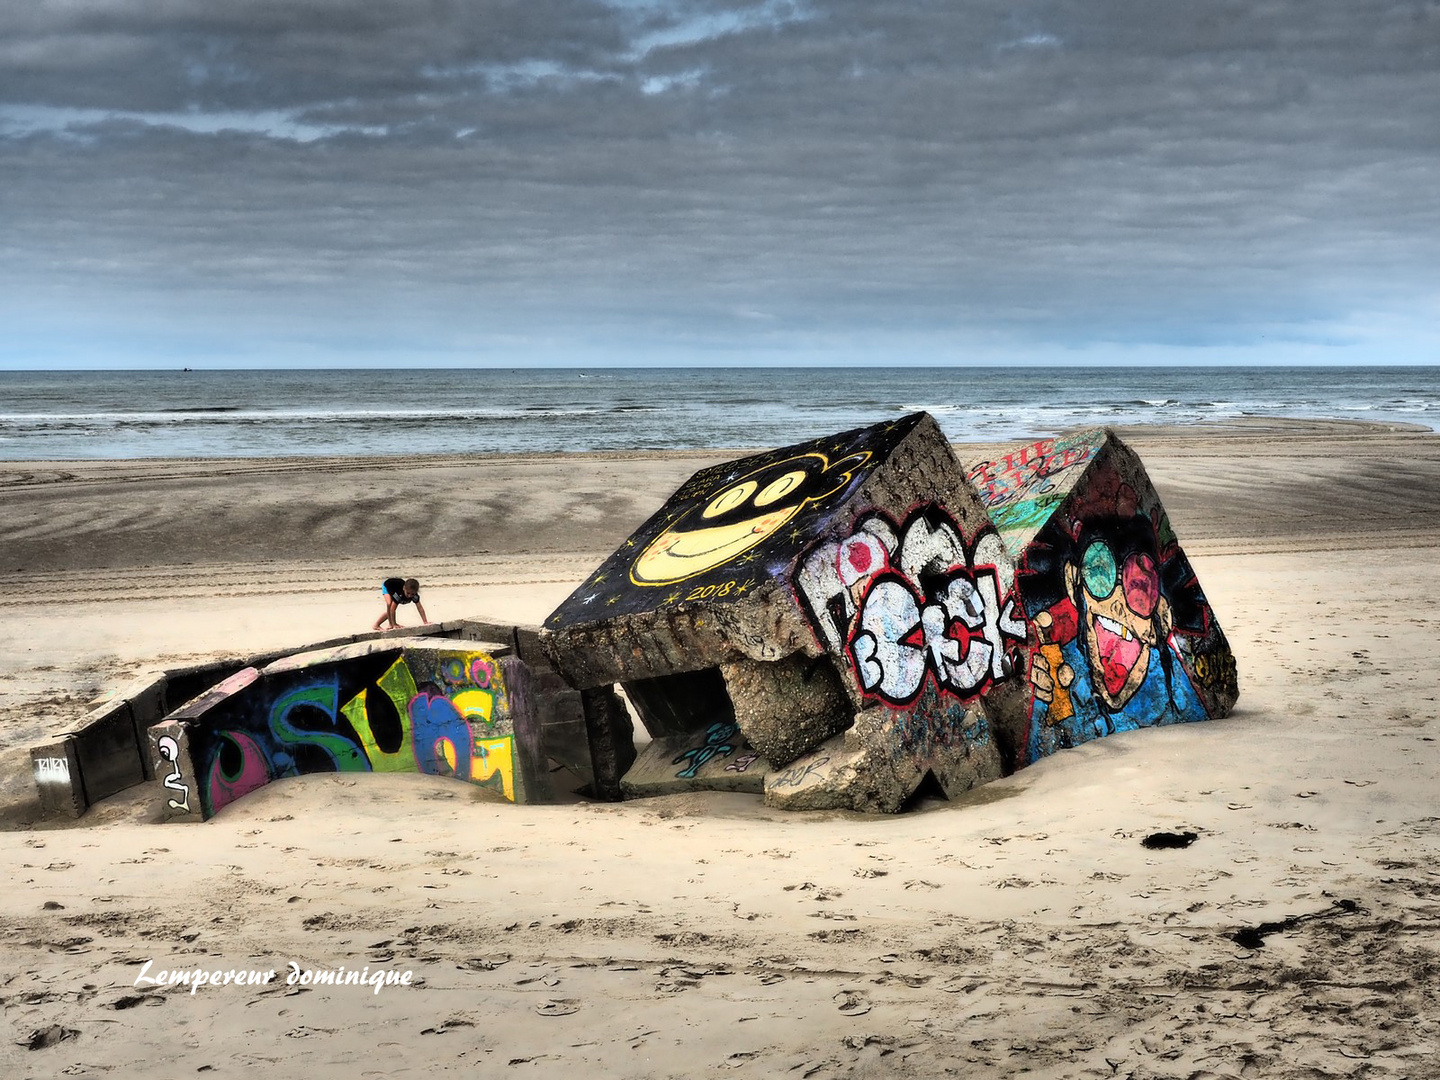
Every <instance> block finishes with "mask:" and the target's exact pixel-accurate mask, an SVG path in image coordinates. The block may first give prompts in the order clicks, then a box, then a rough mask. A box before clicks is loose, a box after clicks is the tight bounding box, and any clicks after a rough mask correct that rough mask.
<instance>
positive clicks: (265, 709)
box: [150, 638, 548, 820]
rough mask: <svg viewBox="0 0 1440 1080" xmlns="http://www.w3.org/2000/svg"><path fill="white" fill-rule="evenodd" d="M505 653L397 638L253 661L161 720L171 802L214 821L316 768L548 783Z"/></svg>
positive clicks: (159, 774) (160, 761)
mask: <svg viewBox="0 0 1440 1080" xmlns="http://www.w3.org/2000/svg"><path fill="white" fill-rule="evenodd" d="M508 652H509V647H508V646H505V645H488V644H481V643H469V642H467V643H464V644H460V643H450V642H444V641H439V640H434V639H430V640H426V639H408V640H407V639H400V640H396V639H393V638H392V639H386V640H381V641H372V642H367V643H364V644H356V645H348V646H344V647H340V648H333V649H322V650H315V651H312V652H307V653H301V654H297V655H294V656H288V657H285V658H283V659H280V660H277V661H275V662H273V663H271V664H268V665H266V666H265V667H264V668H263V669H256V668H247V669H245V670H243V671H241V672H239V673H237V674H236V675H234V676H232V677H231V678H230V679H228V680H226V681H225V682H223V683H221V684H220V685H218V686H216V687H214V688H212V689H211V690H209V691H207V692H206V693H205V694H203V695H201V696H200V697H198V698H196V699H195V700H193V701H191V702H190V703H188V704H186V705H185V706H183V707H181V708H180V709H177V710H175V711H174V712H172V713H171V714H170V715H169V717H167V718H166V719H165V720H164V721H163V722H162V723H160V724H158V725H156V726H155V727H153V728H152V729H151V730H150V740H151V746H152V748H153V752H154V759H155V763H154V768H155V773H156V778H157V779H158V780H159V781H160V785H161V791H162V793H163V795H162V798H163V809H164V811H165V813H166V815H167V816H168V817H170V818H179V819H189V820H204V819H207V818H209V817H211V816H213V815H214V814H215V813H217V812H219V811H220V810H222V809H224V808H225V807H226V806H228V805H229V804H230V803H232V802H234V801H236V800H237V799H240V798H243V797H244V796H245V795H247V794H249V793H250V792H252V791H254V790H256V789H257V788H259V787H262V786H264V785H265V784H268V783H271V782H273V781H275V780H278V779H281V778H283V777H288V776H299V775H304V774H307V773H314V772H420V773H428V774H431V775H436V776H451V777H454V778H456V779H458V780H465V781H468V782H470V783H472V784H476V785H478V786H481V787H488V788H491V789H493V790H494V791H495V792H496V794H498V795H500V796H502V797H504V798H506V799H509V800H512V801H515V800H522V801H523V800H526V799H531V800H534V799H537V798H540V797H542V796H544V795H547V794H548V792H547V791H541V790H536V787H537V785H540V784H543V781H544V778H545V776H546V770H545V769H544V763H543V761H542V762H537V761H536V760H535V759H534V756H535V750H536V749H537V747H538V742H537V740H536V739H535V738H534V734H535V724H534V723H533V719H534V718H533V714H527V713H524V712H520V713H517V710H516V709H515V704H516V702H515V700H513V698H512V695H511V694H510V692H509V689H508V685H507V679H506V670H505V664H504V661H505V660H506V659H507V654H508ZM511 676H512V679H514V678H523V677H524V676H523V667H520V668H512V671H511ZM526 754H528V755H529V756H528V757H526V758H525V760H524V761H522V756H524V755H526Z"/></svg>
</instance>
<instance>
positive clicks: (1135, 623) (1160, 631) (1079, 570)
mask: <svg viewBox="0 0 1440 1080" xmlns="http://www.w3.org/2000/svg"><path fill="white" fill-rule="evenodd" d="M1113 539H1118V538H1113V537H1112V538H1111V539H1107V538H1105V537H1104V536H1094V535H1092V536H1091V537H1090V538H1089V539H1088V541H1087V542H1086V543H1085V545H1084V547H1083V548H1082V549H1081V554H1080V561H1079V562H1078V563H1073V562H1072V563H1067V564H1066V566H1065V591H1066V592H1067V593H1068V594H1069V596H1070V600H1071V602H1072V603H1073V604H1074V605H1075V608H1076V611H1077V612H1078V613H1079V616H1080V619H1079V623H1080V625H1079V626H1078V628H1077V629H1078V630H1079V634H1080V637H1081V639H1082V640H1083V643H1084V650H1085V656H1086V659H1088V660H1089V662H1090V672H1091V685H1092V686H1093V688H1094V692H1095V693H1096V694H1097V695H1098V696H1099V697H1100V698H1101V700H1102V701H1104V703H1105V705H1106V706H1107V707H1108V708H1109V709H1111V710H1114V709H1121V708H1124V706H1125V705H1126V704H1127V703H1128V702H1129V701H1130V700H1131V699H1132V698H1133V697H1134V696H1135V692H1136V691H1137V690H1139V689H1140V686H1141V685H1142V684H1143V683H1144V681H1145V676H1146V674H1147V673H1148V672H1149V669H1150V660H1151V651H1152V650H1154V649H1156V648H1157V647H1159V648H1163V647H1165V639H1166V638H1168V637H1169V636H1170V605H1169V603H1168V602H1167V601H1166V599H1165V597H1163V596H1161V595H1160V572H1159V568H1158V567H1157V566H1156V565H1155V556H1154V554H1153V549H1152V551H1146V550H1143V549H1141V550H1135V549H1130V550H1126V547H1128V545H1126V546H1121V547H1120V550H1118V551H1117V550H1116V545H1114V544H1112V540H1113Z"/></svg>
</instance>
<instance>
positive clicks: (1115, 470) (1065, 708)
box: [968, 429, 1239, 767]
mask: <svg viewBox="0 0 1440 1080" xmlns="http://www.w3.org/2000/svg"><path fill="white" fill-rule="evenodd" d="M968 475H969V477H970V479H971V481H972V482H973V483H975V485H976V487H977V489H978V490H979V492H980V496H981V498H982V500H984V501H985V503H986V504H987V508H988V510H989V512H990V515H991V517H992V519H993V520H994V521H995V524H996V527H997V529H998V530H999V534H1000V536H1001V538H1002V539H1003V540H1004V541H1005V544H1006V547H1007V549H1008V550H1009V552H1010V554H1011V555H1012V556H1013V557H1014V559H1015V561H1016V566H1017V569H1016V584H1017V590H1018V593H1019V596H1020V599H1021V603H1022V604H1023V606H1024V609H1025V616H1026V619H1027V622H1028V625H1029V632H1030V642H1029V646H1030V647H1029V661H1028V664H1027V666H1026V670H1027V672H1028V679H1027V680H1026V681H1025V683H1024V685H1023V691H1024V697H1023V701H1022V705H1021V708H1020V710H1019V715H1018V716H1011V717H1009V721H1008V726H1009V728H1010V738H1011V739H1012V740H1014V742H1015V743H1016V744H1017V753H1016V758H1015V760H1014V761H1012V762H1010V763H1009V764H1010V765H1011V767H1019V766H1021V765H1024V764H1028V763H1030V762H1033V761H1035V760H1037V759H1038V758H1040V757H1043V756H1045V755H1047V754H1051V753H1054V752H1055V751H1057V750H1061V749H1065V748H1066V747H1070V746H1075V745H1078V744H1080V743H1083V742H1086V741H1088V740H1090V739H1094V738H1098V737H1100V736H1103V735H1108V734H1111V733H1113V732H1116V731H1125V730H1130V729H1133V728H1138V727H1149V726H1153V725H1157V724H1172V723H1182V722H1188V721H1195V720H1204V719H1207V718H1213V717H1220V716H1224V715H1226V714H1227V713H1228V712H1229V711H1230V709H1231V708H1232V707H1233V706H1234V704H1235V701H1236V698H1237V697H1238V695H1239V685H1238V680H1237V675H1236V668H1235V658H1234V655H1233V654H1232V653H1231V650H1230V646H1229V644H1228V643H1227V642H1226V640H1225V635H1224V633H1223V632H1222V631H1221V629H1220V624H1219V622H1218V621H1217V620H1216V618H1215V615H1214V612H1213V611H1212V610H1211V608H1210V605H1209V602H1208V601H1207V600H1206V598H1205V594H1204V592H1203V591H1202V590H1201V588H1200V583H1199V581H1198V580H1197V579H1196V576H1195V571H1194V569H1193V567H1192V566H1191V565H1190V562H1189V560H1188V559H1187V558H1186V557H1185V553H1184V551H1183V550H1182V549H1181V547H1180V544H1179V541H1178V539H1177V538H1176V536H1175V532H1174V529H1173V528H1172V527H1171V524H1170V521H1169V518H1168V517H1167V515H1166V513H1165V508H1164V507H1163V506H1162V505H1161V502H1160V497H1159V494H1158V493H1157V492H1156V490H1155V487H1154V485H1153V484H1152V483H1151V481H1150V478H1149V476H1148V475H1147V474H1146V472H1145V468H1144V466H1143V465H1142V464H1141V462H1140V458H1139V456H1138V455H1137V454H1135V452H1134V451H1133V450H1131V449H1130V448H1129V447H1128V446H1126V445H1125V444H1124V443H1123V442H1122V441H1121V440H1120V439H1119V438H1117V437H1116V436H1115V435H1114V433H1113V432H1111V431H1109V430H1103V429H1097V430H1094V431H1088V432H1083V433H1080V434H1077V435H1074V436H1070V437H1068V438H1066V439H1046V440H1041V441H1038V442H1035V443H1028V444H1024V445H1020V446H1016V447H1012V448H1010V449H1008V450H1005V451H1003V452H1001V453H999V454H997V455H995V457H994V458H993V459H990V460H987V461H983V462H978V463H976V464H974V465H973V466H971V468H970V469H969V471H968Z"/></svg>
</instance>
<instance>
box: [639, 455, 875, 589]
mask: <svg viewBox="0 0 1440 1080" xmlns="http://www.w3.org/2000/svg"><path fill="white" fill-rule="evenodd" d="M869 459H870V454H869V452H868V451H864V452H860V453H855V454H849V455H847V456H845V457H842V458H840V459H839V460H838V461H835V462H833V463H832V462H831V461H830V460H829V458H828V457H827V456H826V455H825V454H822V453H818V452H814V453H807V454H798V455H796V456H795V457H790V458H786V459H785V460H783V461H778V462H774V463H771V464H768V465H764V466H761V467H760V468H758V469H755V470H754V471H752V472H749V473H746V474H745V475H743V476H738V477H732V478H731V479H729V480H728V481H727V482H725V484H724V486H723V487H721V488H720V490H718V491H715V492H714V493H713V494H710V495H709V497H708V499H706V501H705V502H704V504H703V505H700V504H699V503H698V502H697V503H696V504H694V505H692V506H690V507H689V508H688V509H686V510H685V511H684V512H682V513H681V514H680V516H679V517H677V518H676V519H675V520H674V521H671V522H670V523H669V524H668V525H666V526H665V528H664V529H663V530H662V531H661V533H660V535H659V536H657V537H655V539H654V540H652V541H651V542H650V543H649V544H648V545H646V547H645V550H644V551H642V552H641V553H640V555H639V557H638V558H636V559H635V561H634V563H633V564H632V565H631V567H630V580H631V581H632V582H633V583H635V584H636V585H672V584H674V583H675V582H678V581H684V580H686V579H688V578H693V577H695V576H697V575H699V574H703V573H705V572H706V571H707V570H713V569H715V568H716V567H718V566H723V565H724V564H726V563H728V562H730V561H731V560H733V559H735V558H737V557H739V556H741V555H743V554H744V553H745V552H747V551H749V550H750V549H751V548H753V547H755V546H756V545H757V544H759V543H761V542H762V541H764V540H766V539H767V538H769V537H771V536H773V535H775V534H776V533H777V532H779V531H780V529H781V528H783V527H784V526H785V525H786V524H787V523H788V522H789V521H790V520H791V519H793V518H794V517H795V516H796V515H797V514H799V513H800V511H801V510H803V509H804V508H805V507H806V506H808V505H810V504H812V503H817V502H821V501H823V500H825V499H827V498H829V497H830V496H832V495H834V494H836V493H837V492H840V491H843V490H844V489H845V488H846V487H848V486H849V484H850V481H851V480H852V479H854V477H855V474H856V470H858V469H859V468H860V467H861V466H863V465H864V464H865V463H866V462H867V461H868V460H869Z"/></svg>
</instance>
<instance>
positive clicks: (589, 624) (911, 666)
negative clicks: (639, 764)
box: [542, 413, 1025, 811]
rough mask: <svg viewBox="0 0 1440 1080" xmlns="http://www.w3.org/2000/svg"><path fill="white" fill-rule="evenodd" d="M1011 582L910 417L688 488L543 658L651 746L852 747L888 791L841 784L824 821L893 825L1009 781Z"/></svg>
mask: <svg viewBox="0 0 1440 1080" xmlns="http://www.w3.org/2000/svg"><path fill="white" fill-rule="evenodd" d="M1013 581H1014V573H1013V562H1012V560H1011V559H1010V557H1009V555H1008V553H1007V552H1006V550H1005V548H1004V545H1003V544H1002V543H1000V541H999V540H998V538H997V537H996V535H995V530H994V528H993V527H992V526H991V525H990V522H989V519H988V517H987V515H986V513H985V509H984V507H983V505H982V504H981V502H980V500H979V498H978V497H977V496H976V494H975V492H974V491H973V489H972V488H971V487H970V486H969V484H968V482H967V481H966V479H965V477H964V474H963V473H962V471H961V469H960V466H959V463H958V462H957V461H956V459H955V456H954V453H953V452H952V451H951V449H950V446H949V444H948V443H947V442H946V441H945V439H944V436H943V435H942V434H941V433H940V430H939V428H938V427H937V426H936V424H935V422H934V420H933V419H931V418H930V417H929V416H927V415H926V414H924V413H915V414H913V415H910V416H907V417H904V418H902V419H900V420H896V421H894V422H891V423H886V424H878V425H875V426H873V427H869V428H863V429H858V430H855V431H849V432H843V433H841V434H838V435H834V436H830V437H828V438H825V439H818V440H815V441H813V442H810V443H804V444H799V445H796V446H790V447H785V448H783V449H780V450H775V451H771V452H769V453H766V454H761V455H756V456H754V457H749V458H744V459H741V460H738V461H734V462H730V463H728V464H725V465H719V466H715V467H712V468H709V469H705V470H702V471H701V472H699V473H697V474H695V476H693V477H692V478H691V479H690V480H689V481H687V482H686V483H685V484H684V485H683V486H682V487H681V488H680V489H679V490H678V491H677V492H676V493H675V495H674V496H672V497H671V499H670V500H669V501H668V502H667V503H666V504H665V506H664V507H662V508H661V510H660V512H659V513H657V514H656V515H655V516H654V517H653V518H651V519H650V520H649V521H648V522H646V523H645V524H644V525H642V526H641V527H640V529H639V530H637V531H636V533H635V534H634V535H633V536H631V537H630V539H629V540H627V541H626V542H625V544H624V545H623V546H622V547H621V548H620V550H619V551H617V552H616V553H615V554H614V555H612V556H611V557H610V558H609V559H608V560H607V561H606V562H605V563H604V564H603V565H602V566H601V567H600V568H599V569H598V570H597V571H596V572H595V573H594V574H593V575H591V577H590V579H589V580H588V581H587V582H586V583H585V584H584V585H583V586H581V588H580V589H578V590H577V591H576V592H575V593H574V594H573V595H572V596H571V597H570V598H569V599H568V600H566V601H565V603H564V604H562V605H561V606H560V607H559V608H558V609H557V610H556V611H555V612H554V613H553V614H552V615H551V616H550V618H549V619H548V620H547V621H546V623H545V630H544V632H543V634H542V642H543V644H544V646H545V648H546V651H547V653H548V654H549V655H550V657H551V659H552V661H553V662H554V663H555V666H556V668H557V669H558V670H559V671H560V672H561V673H562V674H563V675H565V677H566V678H567V679H569V680H571V681H572V682H573V683H574V684H575V685H577V686H581V687H589V686H599V685H602V684H608V683H612V682H620V683H622V684H623V685H624V687H625V690H626V692H627V695H628V696H629V697H630V699H631V701H632V702H633V703H634V704H635V706H636V709H637V712H638V713H639V714H640V717H641V720H642V721H643V722H644V723H645V724H646V727H647V729H649V730H650V733H651V735H652V736H654V737H656V738H669V737H671V736H688V737H690V738H691V739H692V740H694V739H695V738H696V737H697V736H701V735H703V733H705V732H707V731H709V730H711V728H712V726H713V725H716V724H722V723H725V722H731V721H733V722H734V723H735V724H737V725H738V726H739V728H740V730H741V732H742V733H743V734H744V735H745V736H746V738H747V740H748V741H749V743H750V744H751V745H752V746H754V747H755V748H756V749H757V750H758V751H760V752H761V753H762V754H764V755H766V756H770V755H773V757H772V758H771V760H772V762H774V763H775V764H777V765H781V764H784V763H787V762H794V761H797V760H799V759H800V758H801V757H802V755H804V754H805V753H807V752H809V751H810V750H812V749H813V748H814V747H815V746H816V745H818V744H820V743H822V742H824V741H825V740H827V739H830V738H832V737H833V736H835V735H837V734H838V733H840V732H843V731H847V729H852V728H853V732H852V734H851V735H848V736H847V745H851V744H853V745H852V752H853V753H856V754H863V755H864V756H865V760H866V761H867V762H868V761H872V760H873V761H874V762H877V763H884V766H883V767H884V769H885V777H886V778H885V780H884V781H883V782H882V783H880V784H879V785H878V789H877V790H871V785H870V780H869V779H857V778H856V775H855V774H853V773H850V772H846V771H844V770H831V772H830V773H828V774H827V775H829V776H830V777H831V778H832V779H831V781H830V784H831V787H830V789H829V791H828V794H827V795H826V798H827V799H828V800H829V801H828V802H827V803H826V805H834V806H846V805H849V806H854V807H855V808H857V809H860V808H863V809H880V810H886V811H894V810H897V809H899V807H900V806H901V804H902V803H903V802H904V800H905V799H906V798H907V797H908V796H909V795H910V794H911V793H912V792H913V791H914V789H915V787H917V786H918V785H919V784H920V782H922V781H923V780H924V778H925V776H926V775H927V774H929V773H932V772H933V773H934V774H935V775H936V777H937V779H939V778H940V777H941V776H942V775H943V776H945V777H948V778H949V790H951V791H952V792H954V791H959V790H963V789H964V788H965V787H966V786H967V784H973V783H979V782H983V781H984V780H986V779H991V778H993V777H995V776H998V775H999V774H1000V768H999V762H1000V756H999V753H998V751H997V750H996V748H995V746H994V744H993V739H992V738H991V736H990V730H989V723H988V719H987V717H986V712H985V707H984V704H983V699H984V696H985V695H986V694H987V693H989V692H991V691H992V690H994V689H995V688H996V687H997V685H999V684H1000V683H1002V682H1005V681H1006V680H1011V681H1013V679H1012V676H1013V674H1014V671H1015V666H1016V664H1017V663H1018V662H1019V661H1020V659H1021V658H1022V650H1023V646H1024V643H1025V628H1024V624H1023V621H1022V620H1020V619H1019V617H1018V607H1017V605H1016V604H1015V602H1014V597H1013V595H1012V589H1013ZM862 716H863V718H864V722H863V723H862V722H861V717H862ZM696 745H699V744H698V743H697V744H696ZM897 762H898V763H899V766H898V767H897V765H896V763H897ZM877 767H879V766H877ZM812 775H814V774H812ZM942 783H943V782H942ZM877 791H878V793H877Z"/></svg>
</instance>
